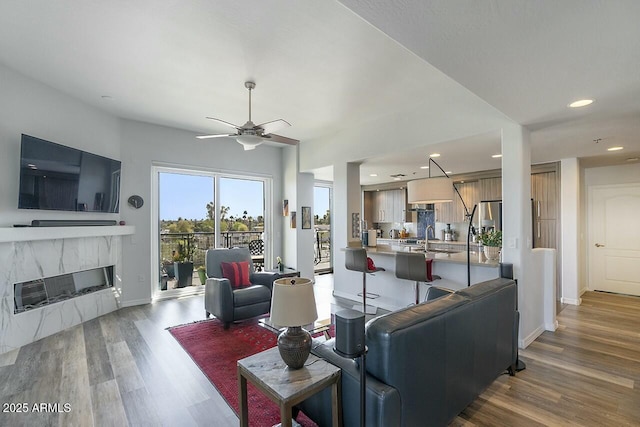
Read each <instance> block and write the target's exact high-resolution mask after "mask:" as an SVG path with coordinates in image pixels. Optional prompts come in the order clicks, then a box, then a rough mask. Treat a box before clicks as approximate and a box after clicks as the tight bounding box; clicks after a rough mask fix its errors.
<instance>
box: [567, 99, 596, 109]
mask: <svg viewBox="0 0 640 427" xmlns="http://www.w3.org/2000/svg"><path fill="white" fill-rule="evenodd" d="M591 104H593V99H579V100H577V101H573V102H572V103H571V104H569V107H570V108H580V107H586V106H587V105H591Z"/></svg>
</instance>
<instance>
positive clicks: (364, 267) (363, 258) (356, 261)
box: [344, 248, 385, 314]
mask: <svg viewBox="0 0 640 427" xmlns="http://www.w3.org/2000/svg"><path fill="white" fill-rule="evenodd" d="M344 264H345V268H346V269H347V270H351V271H360V272H362V309H360V307H359V305H356V306H354V307H353V309H354V310H360V311H362V312H363V313H365V314H376V313H377V312H378V308H377V307H373V306H369V307H367V274H371V273H375V272H377V271H385V269H384V268H381V267H376V268H375V269H373V270H369V265H368V263H367V251H366V250H365V249H362V248H347V249H346V251H345V261H344ZM359 295H360V294H358V296H359ZM369 295H371V296H375V297H379V296H380V295H376V294H369ZM367 310H368V311H367Z"/></svg>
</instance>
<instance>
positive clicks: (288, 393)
mask: <svg viewBox="0 0 640 427" xmlns="http://www.w3.org/2000/svg"><path fill="white" fill-rule="evenodd" d="M340 377H341V371H340V368H338V367H337V366H334V365H332V364H331V363H329V362H327V361H325V360H323V359H320V358H319V357H317V356H314V355H313V354H310V355H309V359H307V363H305V366H304V367H303V368H301V369H290V368H289V367H288V366H287V365H286V364H285V363H284V362H283V361H282V358H281V357H280V352H279V351H278V347H273V348H270V349H269V350H265V351H263V352H261V353H258V354H254V355H253V356H249V357H246V358H244V359H241V360H238V389H239V393H240V396H239V397H240V399H239V400H240V411H239V412H240V426H242V427H248V426H249V408H248V406H247V380H248V381H250V382H251V383H252V384H253V385H255V386H256V388H257V389H258V390H260V391H261V392H262V393H264V394H265V395H266V396H267V397H268V398H269V399H271V400H272V401H273V402H274V403H276V404H278V405H279V406H280V420H281V422H282V426H283V427H291V424H292V420H291V410H292V407H293V406H294V405H297V404H298V403H300V402H302V401H303V400H305V399H307V398H308V397H310V396H312V395H314V394H315V393H317V392H319V391H321V390H323V389H324V388H326V387H329V386H331V403H332V405H331V408H332V411H331V415H332V419H333V420H332V422H333V426H334V427H337V426H342V407H341V396H340V392H341V390H340Z"/></svg>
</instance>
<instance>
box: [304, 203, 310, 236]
mask: <svg viewBox="0 0 640 427" xmlns="http://www.w3.org/2000/svg"><path fill="white" fill-rule="evenodd" d="M310 228H311V208H310V207H309V206H303V207H302V229H303V230H308V229H310Z"/></svg>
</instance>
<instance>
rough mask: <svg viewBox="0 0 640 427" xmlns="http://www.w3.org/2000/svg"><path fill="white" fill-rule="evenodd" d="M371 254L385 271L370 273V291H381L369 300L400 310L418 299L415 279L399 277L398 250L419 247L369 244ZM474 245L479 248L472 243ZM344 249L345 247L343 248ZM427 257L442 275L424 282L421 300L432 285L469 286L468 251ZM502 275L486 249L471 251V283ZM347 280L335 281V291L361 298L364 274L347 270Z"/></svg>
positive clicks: (337, 293)
mask: <svg viewBox="0 0 640 427" xmlns="http://www.w3.org/2000/svg"><path fill="white" fill-rule="evenodd" d="M365 249H366V251H367V256H369V257H371V259H372V260H373V262H374V263H375V265H376V266H377V267H382V268H384V269H385V271H380V272H377V273H374V274H368V275H367V293H368V294H369V293H371V294H376V295H379V296H378V297H376V298H368V299H367V304H368V305H373V306H376V307H380V308H383V309H385V310H397V309H399V308H402V307H406V306H408V305H411V304H412V303H413V302H414V301H415V282H412V281H409V280H404V279H398V278H397V277H396V275H395V268H396V266H395V254H396V253H397V252H400V251H404V252H406V251H408V250H412V249H415V248H414V247H406V246H401V245H393V246H391V245H378V246H376V247H366V248H365ZM472 249H476V248H474V247H472ZM343 250H344V249H343ZM425 258H432V259H433V264H432V274H434V275H438V276H440V277H441V278H442V279H439V280H435V281H434V282H431V283H426V284H425V283H424V282H423V283H421V284H420V300H424V298H425V296H426V292H427V289H428V287H429V285H434V286H438V287H442V288H448V289H452V290H459V289H463V288H466V287H467V252H466V250H463V251H462V252H455V253H427V254H425ZM499 276H500V269H499V263H498V262H497V261H488V260H487V259H486V257H485V256H484V254H483V253H478V252H475V253H472V254H471V283H472V284H473V283H479V282H483V281H485V280H491V279H495V278H497V277H499ZM345 278H348V279H345V281H341V283H336V284H334V295H335V296H338V297H343V298H348V299H351V300H353V301H356V302H358V301H361V299H360V297H358V292H362V274H361V273H357V272H353V271H347V272H346V276H345Z"/></svg>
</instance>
